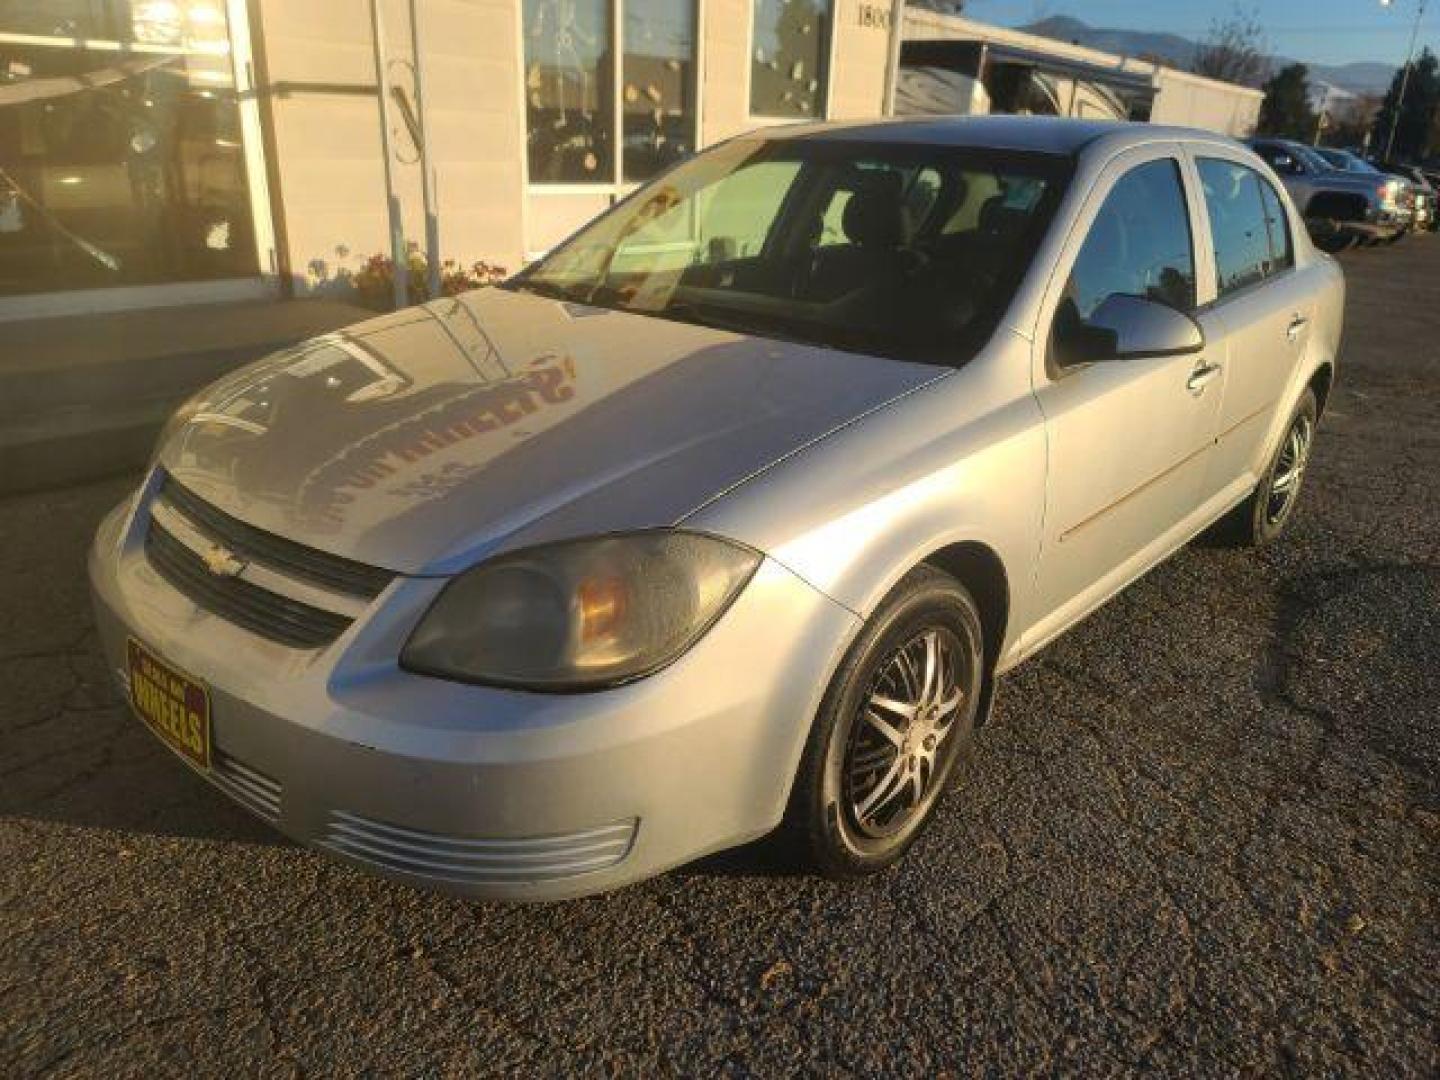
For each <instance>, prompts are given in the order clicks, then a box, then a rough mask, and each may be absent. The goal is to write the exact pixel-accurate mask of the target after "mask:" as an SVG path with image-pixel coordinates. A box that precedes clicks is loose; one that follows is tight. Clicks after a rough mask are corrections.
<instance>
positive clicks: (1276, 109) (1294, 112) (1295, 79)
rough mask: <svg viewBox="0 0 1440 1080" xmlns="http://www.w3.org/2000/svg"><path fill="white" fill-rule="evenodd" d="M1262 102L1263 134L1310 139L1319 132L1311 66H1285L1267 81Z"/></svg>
mask: <svg viewBox="0 0 1440 1080" xmlns="http://www.w3.org/2000/svg"><path fill="white" fill-rule="evenodd" d="M1264 90H1265V100H1264V101H1262V102H1261V103H1260V134H1262V135H1278V136H1281V137H1282V138H1286V139H1299V140H1301V141H1302V142H1309V141H1310V140H1311V138H1312V137H1313V136H1314V135H1315V111H1314V110H1313V109H1311V108H1310V69H1309V68H1307V67H1306V66H1305V65H1304V64H1290V65H1288V66H1287V67H1283V68H1281V69H1280V70H1279V71H1277V72H1276V73H1275V74H1274V75H1272V76H1271V77H1270V79H1269V81H1267V82H1266V83H1265V87H1264Z"/></svg>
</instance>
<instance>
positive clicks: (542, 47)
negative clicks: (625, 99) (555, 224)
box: [525, 0, 615, 184]
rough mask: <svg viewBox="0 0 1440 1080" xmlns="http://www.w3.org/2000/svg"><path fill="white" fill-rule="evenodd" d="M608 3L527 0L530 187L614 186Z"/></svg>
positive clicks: (574, 0)
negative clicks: (532, 185)
mask: <svg viewBox="0 0 1440 1080" xmlns="http://www.w3.org/2000/svg"><path fill="white" fill-rule="evenodd" d="M612 36H613V35H612V28H611V22H610V0H525V97H526V131H527V138H528V142H529V146H528V153H529V155H530V182H531V183H534V184H603V183H610V182H611V181H613V179H614V172H615V167H614V164H613V162H614V159H613V157H612V156H611V155H612V153H613V141H612V138H611V132H612V131H613V124H614V97H615V79H614V75H613V71H612V67H611V65H612V64H613V62H614V61H613V56H614V54H613V52H612V51H611V44H612V43H611V37H612Z"/></svg>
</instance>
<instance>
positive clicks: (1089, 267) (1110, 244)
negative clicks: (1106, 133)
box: [1062, 158, 1195, 320]
mask: <svg viewBox="0 0 1440 1080" xmlns="http://www.w3.org/2000/svg"><path fill="white" fill-rule="evenodd" d="M1115 295H1123V296H1140V297H1144V298H1146V299H1149V300H1156V301H1159V302H1160V303H1162V304H1166V305H1168V306H1170V307H1173V308H1175V309H1176V310H1177V311H1185V312H1189V311H1192V310H1194V307H1195V246H1194V241H1193V240H1192V238H1191V235H1190V212H1189V209H1188V208H1187V206H1186V204H1185V190H1184V187H1183V186H1182V183H1181V180H1180V166H1179V163H1178V162H1176V161H1175V160H1174V159H1172V158H1162V159H1160V160H1158V161H1151V162H1148V163H1146V164H1144V165H1138V166H1136V167H1135V168H1133V169H1131V170H1130V171H1129V172H1128V173H1126V174H1125V175H1124V176H1122V177H1121V178H1120V179H1119V180H1118V181H1117V182H1116V184H1115V186H1114V187H1113V188H1111V189H1110V194H1109V195H1108V196H1106V198H1105V202H1104V204H1103V205H1102V206H1101V207H1100V212H1099V213H1098V214H1096V215H1095V220H1094V221H1093V222H1092V223H1091V225H1090V232H1089V233H1088V234H1087V236H1086V237H1085V243H1084V245H1083V246H1082V247H1081V249H1080V254H1079V255H1078V256H1077V257H1076V259H1075V266H1074V268H1073V269H1072V270H1071V271H1070V280H1069V282H1068V284H1067V285H1066V288H1065V296H1064V300H1063V301H1062V308H1063V310H1062V318H1069V319H1072V320H1073V319H1075V318H1077V317H1078V318H1079V319H1081V320H1086V319H1089V318H1090V316H1091V315H1093V314H1094V313H1095V310H1096V309H1097V308H1098V307H1099V306H1100V305H1101V304H1103V303H1104V302H1105V301H1106V300H1107V299H1108V298H1109V297H1111V296H1115Z"/></svg>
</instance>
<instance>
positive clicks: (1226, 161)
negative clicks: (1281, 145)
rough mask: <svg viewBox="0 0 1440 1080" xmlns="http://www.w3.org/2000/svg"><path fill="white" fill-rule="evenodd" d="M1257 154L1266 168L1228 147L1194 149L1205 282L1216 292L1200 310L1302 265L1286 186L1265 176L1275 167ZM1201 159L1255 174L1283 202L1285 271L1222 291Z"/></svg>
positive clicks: (1251, 290) (1220, 304) (1262, 200)
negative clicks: (1286, 245)
mask: <svg viewBox="0 0 1440 1080" xmlns="http://www.w3.org/2000/svg"><path fill="white" fill-rule="evenodd" d="M1255 156H1256V157H1257V158H1258V159H1259V160H1260V162H1261V164H1262V165H1263V166H1264V168H1263V169H1257V168H1256V167H1255V163H1254V162H1253V161H1250V160H1247V159H1246V158H1245V157H1243V156H1241V155H1240V154H1232V153H1229V152H1228V148H1226V147H1221V146H1209V145H1206V146H1197V147H1194V148H1192V149H1191V152H1190V163H1191V168H1192V169H1193V170H1194V174H1195V197H1196V199H1197V201H1198V202H1199V206H1200V218H1201V220H1202V221H1203V223H1204V226H1205V236H1206V240H1207V243H1206V246H1205V253H1206V255H1207V261H1208V262H1209V264H1210V271H1209V274H1208V277H1207V280H1206V284H1207V286H1208V287H1209V291H1210V292H1211V293H1212V294H1213V296H1212V298H1211V299H1210V301H1209V302H1207V303H1204V304H1202V305H1201V306H1200V308H1199V309H1198V310H1200V311H1212V310H1215V309H1217V308H1220V307H1223V306H1224V305H1226V304H1228V303H1230V302H1231V301H1232V300H1236V299H1240V298H1243V297H1246V296H1249V295H1251V294H1252V293H1254V292H1255V291H1256V290H1257V289H1258V288H1260V287H1261V286H1263V285H1268V284H1270V283H1271V282H1272V281H1275V280H1278V279H1279V278H1282V277H1284V276H1285V275H1287V274H1293V273H1294V272H1295V270H1296V269H1297V267H1298V266H1299V262H1300V258H1299V254H1300V253H1299V245H1298V244H1297V243H1296V240H1295V237H1296V235H1297V233H1296V231H1295V220H1294V217H1293V215H1292V214H1291V207H1290V200H1289V199H1287V198H1286V197H1285V196H1284V195H1283V194H1282V192H1283V190H1284V188H1283V185H1277V184H1275V183H1274V182H1273V181H1272V180H1271V178H1270V177H1269V176H1268V175H1266V172H1265V170H1271V171H1272V172H1273V169H1271V166H1270V164H1269V162H1267V161H1265V160H1264V159H1263V158H1260V157H1259V155H1258V154H1256V155H1255ZM1202 161H1215V162H1219V163H1220V164H1223V165H1230V166H1232V167H1236V168H1241V169H1246V170H1248V171H1249V172H1250V173H1251V174H1252V175H1253V176H1254V177H1255V179H1256V181H1257V182H1258V183H1261V184H1265V185H1267V186H1268V187H1269V188H1270V190H1271V191H1272V192H1273V193H1274V195H1275V198H1276V200H1277V201H1278V202H1279V204H1280V210H1281V212H1282V213H1283V214H1284V215H1285V229H1286V233H1287V239H1288V241H1289V249H1290V263H1289V265H1288V266H1286V267H1285V268H1284V269H1283V270H1280V271H1277V272H1274V273H1268V274H1266V275H1264V276H1263V277H1261V278H1259V279H1258V280H1255V281H1251V282H1248V283H1247V284H1245V285H1242V286H1241V287H1240V288H1238V289H1234V290H1232V291H1231V292H1228V293H1221V291H1220V263H1219V261H1218V259H1217V258H1216V254H1215V234H1214V230H1213V229H1212V228H1211V225H1210V204H1209V203H1208V202H1206V200H1205V184H1204V181H1203V179H1202V178H1201V176H1200V163H1201V162H1202ZM1260 206H1261V210H1262V213H1263V211H1264V206H1265V196H1264V190H1263V189H1261V192H1260ZM1264 220H1265V222H1266V228H1265V234H1266V238H1267V243H1268V240H1269V236H1270V228H1269V219H1268V217H1266V218H1265V219H1264ZM1272 251H1273V249H1272Z"/></svg>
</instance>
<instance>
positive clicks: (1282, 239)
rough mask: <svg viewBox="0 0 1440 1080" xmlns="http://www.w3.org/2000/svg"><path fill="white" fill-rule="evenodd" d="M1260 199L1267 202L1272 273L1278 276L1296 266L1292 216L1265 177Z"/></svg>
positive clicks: (1266, 220)
mask: <svg viewBox="0 0 1440 1080" xmlns="http://www.w3.org/2000/svg"><path fill="white" fill-rule="evenodd" d="M1259 180H1260V197H1261V198H1262V199H1264V200H1265V227H1266V229H1268V230H1269V233H1270V272H1271V273H1272V274H1278V273H1280V272H1281V271H1282V270H1288V269H1290V267H1292V266H1294V265H1295V246H1294V243H1293V242H1292V241H1291V239H1290V216H1289V215H1288V214H1286V213H1285V204H1284V203H1282V202H1281V201H1280V195H1279V193H1278V192H1276V190H1275V187H1274V185H1273V184H1271V183H1270V181H1269V180H1266V179H1265V178H1264V177H1263V176H1261V177H1259Z"/></svg>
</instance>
